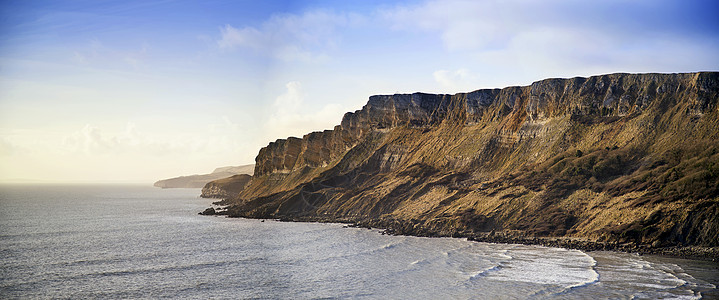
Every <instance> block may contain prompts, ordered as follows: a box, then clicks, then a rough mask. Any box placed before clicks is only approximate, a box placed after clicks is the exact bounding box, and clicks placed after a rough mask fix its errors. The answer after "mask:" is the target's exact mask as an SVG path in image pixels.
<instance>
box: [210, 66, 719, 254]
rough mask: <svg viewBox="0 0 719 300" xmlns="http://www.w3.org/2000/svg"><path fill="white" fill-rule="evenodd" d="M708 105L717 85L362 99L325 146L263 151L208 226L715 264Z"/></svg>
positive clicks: (717, 220)
mask: <svg viewBox="0 0 719 300" xmlns="http://www.w3.org/2000/svg"><path fill="white" fill-rule="evenodd" d="M718 102H719V72H698V73H683V74H623V73H621V74H608V75H600V76H592V77H588V78H582V77H575V78H569V79H545V80H541V81H537V82H534V83H532V84H531V85H529V86H515V87H507V88H502V89H481V90H476V91H473V92H469V93H459V94H454V95H435V94H426V93H414V94H396V95H381V96H371V97H370V98H369V102H367V104H366V105H365V106H364V107H363V108H362V109H361V110H358V111H355V112H350V113H347V114H345V115H344V117H343V118H342V121H341V124H340V125H337V126H335V127H334V129H333V130H325V131H322V132H312V133H309V134H306V135H305V136H303V137H301V138H296V137H290V138H287V139H279V140H277V141H275V142H272V143H270V144H269V145H267V146H266V147H264V148H262V149H261V150H260V151H259V154H258V155H257V158H256V165H255V169H254V175H253V177H252V178H251V180H250V181H249V183H247V184H242V186H243V188H242V189H240V190H239V191H238V190H237V189H234V190H232V191H228V193H227V197H226V199H224V200H223V201H221V202H220V204H222V205H225V206H227V209H226V210H224V211H221V212H220V213H221V214H225V215H228V216H234V217H249V218H276V219H284V220H297V221H333V222H352V223H356V224H360V225H362V226H371V227H381V228H385V229H387V231H388V232H390V233H396V234H412V235H422V236H455V237H468V238H471V239H476V240H484V241H500V242H525V243H533V242H536V243H543V244H552V243H556V244H557V245H559V246H569V247H578V248H587V249H603V248H613V249H625V250H626V249H628V250H632V249H634V250H637V251H650V252H651V251H652V250H651V249H686V248H691V247H697V248H701V249H707V250H706V251H708V252H709V253H710V254H709V255H716V249H717V248H716V247H718V246H719V106H718V105H717V104H718ZM231 184H232V181H231V180H225V182H220V183H218V184H216V185H215V187H216V188H218V189H222V187H223V185H226V186H228V187H229V186H232V185H231ZM712 249H713V250H712ZM711 251H714V252H711ZM711 253H714V254H711Z"/></svg>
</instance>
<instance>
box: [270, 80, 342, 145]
mask: <svg viewBox="0 0 719 300" xmlns="http://www.w3.org/2000/svg"><path fill="white" fill-rule="evenodd" d="M285 87H286V91H285V92H284V93H283V94H281V95H279V96H277V98H276V99H275V101H274V103H273V104H272V113H271V115H270V117H269V118H268V121H267V123H266V124H265V127H266V130H267V134H266V136H268V137H275V138H285V137H288V136H296V137H301V136H302V135H304V134H307V133H310V132H312V131H319V130H324V129H331V128H332V127H334V126H335V125H337V124H339V123H340V121H341V118H342V115H343V114H344V113H345V112H346V111H345V109H343V108H342V106H341V105H338V104H326V105H325V106H323V107H321V108H319V109H312V108H309V109H308V108H307V107H305V101H304V100H305V97H306V95H305V93H304V91H303V89H302V84H301V83H300V82H298V81H292V82H288V83H287V84H286V85H285ZM308 110H309V111H310V112H307V111H308Z"/></svg>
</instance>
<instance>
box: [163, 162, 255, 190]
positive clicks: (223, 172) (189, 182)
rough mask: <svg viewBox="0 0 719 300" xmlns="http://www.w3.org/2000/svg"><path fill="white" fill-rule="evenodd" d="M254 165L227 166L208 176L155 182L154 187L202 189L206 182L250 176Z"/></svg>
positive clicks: (184, 177) (182, 177)
mask: <svg viewBox="0 0 719 300" xmlns="http://www.w3.org/2000/svg"><path fill="white" fill-rule="evenodd" d="M254 167H255V165H244V166H237V167H235V166H229V167H220V168H216V169H215V170H214V171H213V172H212V173H210V174H202V175H189V176H180V177H175V178H170V179H163V180H159V181H157V182H155V184H154V186H155V187H159V188H163V189H169V188H202V187H204V186H205V185H206V184H207V183H208V182H210V181H213V180H217V179H222V178H227V177H230V176H233V175H237V174H250V175H252V172H253V171H254Z"/></svg>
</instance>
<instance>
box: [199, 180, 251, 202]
mask: <svg viewBox="0 0 719 300" xmlns="http://www.w3.org/2000/svg"><path fill="white" fill-rule="evenodd" d="M251 180H252V176H250V175H247V174H238V175H233V176H231V177H227V178H222V179H217V180H213V181H211V182H208V183H207V184H205V186H204V187H202V194H201V195H200V197H202V198H219V199H225V198H230V197H233V196H235V195H237V194H239V193H240V192H242V190H243V189H244V188H245V187H246V186H247V184H248V183H249V182H250V181H251Z"/></svg>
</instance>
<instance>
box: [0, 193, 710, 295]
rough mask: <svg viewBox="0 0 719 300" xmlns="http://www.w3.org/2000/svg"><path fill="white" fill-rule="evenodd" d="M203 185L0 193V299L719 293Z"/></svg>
mask: <svg viewBox="0 0 719 300" xmlns="http://www.w3.org/2000/svg"><path fill="white" fill-rule="evenodd" d="M199 194H200V190H199V189H159V188H154V187H150V186H129V185H127V186H124V185H30V184H26V185H8V184H6V185H0V298H1V299H158V298H169V299H700V298H702V297H704V298H705V299H716V298H717V297H719V296H718V295H719V293H717V285H719V282H718V281H719V264H718V263H717V262H713V261H711V260H690V259H679V258H672V257H663V256H651V255H643V256H642V255H637V254H629V253H617V252H583V251H579V250H569V249H562V248H549V247H541V246H526V245H516V244H491V243H480V242H472V241H467V240H466V239H458V238H424V237H410V236H389V235H382V234H381V233H380V231H379V230H376V229H360V228H346V227H345V226H343V225H342V224H319V223H291V222H279V221H275V220H254V219H237V218H224V217H218V216H201V215H198V214H197V213H198V212H200V211H202V210H204V209H205V208H207V207H209V206H210V205H211V202H212V200H210V199H202V198H199V197H198V195H199Z"/></svg>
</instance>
